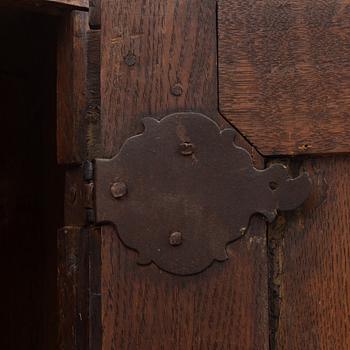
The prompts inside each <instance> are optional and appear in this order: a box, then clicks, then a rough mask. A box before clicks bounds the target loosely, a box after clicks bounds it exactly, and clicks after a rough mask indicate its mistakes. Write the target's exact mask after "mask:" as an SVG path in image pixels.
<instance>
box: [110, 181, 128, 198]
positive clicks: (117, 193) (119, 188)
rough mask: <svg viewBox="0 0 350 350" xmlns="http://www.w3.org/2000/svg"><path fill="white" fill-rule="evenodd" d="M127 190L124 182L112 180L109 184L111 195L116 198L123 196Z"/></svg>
mask: <svg viewBox="0 0 350 350" xmlns="http://www.w3.org/2000/svg"><path fill="white" fill-rule="evenodd" d="M127 192H128V188H127V186H126V184H125V183H124V182H121V181H120V182H114V183H113V184H112V185H111V193H112V196H113V197H114V198H116V199H118V198H121V197H123V196H125V195H126V194H127Z"/></svg>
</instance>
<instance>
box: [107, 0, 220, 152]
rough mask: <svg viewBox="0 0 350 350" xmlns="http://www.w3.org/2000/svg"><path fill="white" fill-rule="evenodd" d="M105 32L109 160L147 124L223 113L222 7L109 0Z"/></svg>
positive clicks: (199, 3) (170, 2) (206, 0)
mask: <svg viewBox="0 0 350 350" xmlns="http://www.w3.org/2000/svg"><path fill="white" fill-rule="evenodd" d="M102 24H103V26H102V62H101V93H102V97H101V113H102V125H101V133H102V141H101V142H102V145H103V149H104V154H103V156H106V157H109V156H112V155H114V154H115V153H116V152H117V150H118V148H119V147H120V145H121V144H122V143H123V142H124V140H125V139H126V138H127V137H128V136H131V135H134V134H135V133H138V132H140V131H142V124H141V119H142V117H144V116H153V117H158V118H161V117H162V116H164V115H166V114H169V113H171V112H176V111H183V110H193V111H197V112H206V113H211V114H216V113H217V90H216V74H217V71H216V69H217V67H216V35H215V32H216V22H215V3H213V2H211V1H208V0H205V1H198V0H194V1H186V0H181V1H172V0H166V1H160V0H156V1H150V0H147V1H141V0H132V1H128V2H125V1H116V0H102ZM172 88H173V89H176V88H177V89H178V92H175V93H176V94H177V96H174V95H173V94H172V92H171V90H172Z"/></svg>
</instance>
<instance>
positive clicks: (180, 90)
mask: <svg viewBox="0 0 350 350" xmlns="http://www.w3.org/2000/svg"><path fill="white" fill-rule="evenodd" d="M170 91H171V94H172V95H174V96H181V95H182V93H183V88H182V86H181V84H175V85H174V86H173V87H172V88H171V90H170Z"/></svg>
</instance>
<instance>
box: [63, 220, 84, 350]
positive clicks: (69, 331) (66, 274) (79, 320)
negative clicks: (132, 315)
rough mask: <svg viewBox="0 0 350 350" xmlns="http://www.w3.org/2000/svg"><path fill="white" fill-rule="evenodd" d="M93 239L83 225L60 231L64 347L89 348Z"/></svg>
mask: <svg viewBox="0 0 350 350" xmlns="http://www.w3.org/2000/svg"><path fill="white" fill-rule="evenodd" d="M88 244H89V239H88V231H87V230H84V229H82V228H81V227H73V226H72V227H68V226H67V227H64V228H62V229H60V230H59V232H58V240H57V250H58V307H59V332H58V348H59V349H60V350H73V349H89V347H88V343H89V336H88V334H89V333H88V332H89V311H88V310H89V299H88V292H89V288H88V286H89V285H88V283H89V282H88V281H89V260H88V259H89V254H88V252H89V250H88V249H89V245H88Z"/></svg>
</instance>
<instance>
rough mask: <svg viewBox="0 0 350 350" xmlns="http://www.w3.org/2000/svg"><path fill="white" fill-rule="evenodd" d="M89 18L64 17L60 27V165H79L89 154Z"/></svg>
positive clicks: (74, 14)
mask: <svg viewBox="0 0 350 350" xmlns="http://www.w3.org/2000/svg"><path fill="white" fill-rule="evenodd" d="M88 18H89V16H88V14H87V13H83V12H79V11H73V12H72V13H70V14H66V15H65V16H64V17H62V18H61V19H60V23H59V25H58V43H57V47H58V53H57V142H58V151H57V153H58V154H57V158H58V161H59V163H66V164H67V163H78V162H81V161H82V160H83V159H84V156H85V154H86V144H85V135H86V124H87V123H86V121H85V112H86V108H87V96H86V95H87V91H86V87H87V83H86V77H87V40H86V31H87V26H88ZM73 63H74V64H73Z"/></svg>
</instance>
